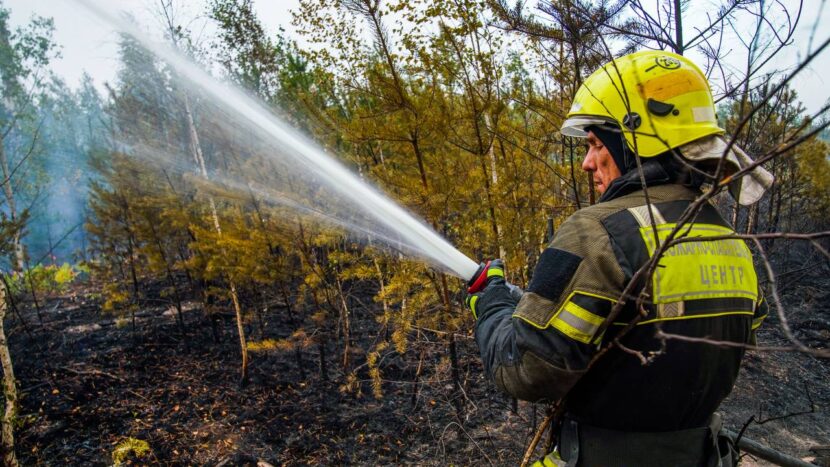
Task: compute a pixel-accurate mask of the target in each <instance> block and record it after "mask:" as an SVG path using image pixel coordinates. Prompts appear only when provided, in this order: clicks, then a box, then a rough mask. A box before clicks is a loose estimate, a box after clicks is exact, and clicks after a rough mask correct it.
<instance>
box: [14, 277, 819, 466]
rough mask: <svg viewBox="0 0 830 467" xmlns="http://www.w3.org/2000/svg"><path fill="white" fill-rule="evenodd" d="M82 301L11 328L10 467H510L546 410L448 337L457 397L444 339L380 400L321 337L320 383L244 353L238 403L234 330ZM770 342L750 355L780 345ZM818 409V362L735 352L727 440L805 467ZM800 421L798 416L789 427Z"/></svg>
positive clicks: (59, 300)
mask: <svg viewBox="0 0 830 467" xmlns="http://www.w3.org/2000/svg"><path fill="white" fill-rule="evenodd" d="M92 292H94V290H90V289H89V288H86V289H84V288H78V289H76V290H74V291H73V292H72V293H71V294H68V295H66V296H63V297H55V298H53V299H51V300H50V301H49V302H48V303H47V304H46V305H45V306H44V307H43V310H42V312H41V314H42V318H43V323H42V325H40V324H39V323H38V319H37V316H36V314H35V312H34V311H33V310H31V309H29V308H28V307H27V308H26V310H25V311H24V312H23V313H22V316H23V318H24V319H25V321H26V323H27V325H26V327H25V328H24V326H23V325H22V324H21V322H20V319H19V318H17V317H11V318H9V322H8V325H7V326H8V327H7V329H9V330H10V331H9V334H10V343H11V347H12V349H11V350H12V355H13V357H14V358H15V367H16V370H15V371H16V373H17V377H18V381H19V388H20V393H21V397H20V412H19V413H20V417H19V419H20V425H19V427H18V428H17V449H18V456H19V458H20V459H21V462H22V464H23V465H111V464H113V452H114V451H115V450H116V448H117V447H118V446H120V445H123V443H124V441H125V440H128V439H130V438H132V439H134V440H141V441H144V442H146V443H147V445H148V447H149V451H148V452H147V453H146V454H144V455H143V456H141V457H139V456H137V455H136V454H135V453H131V454H128V455H127V456H125V457H126V462H130V463H134V464H135V463H138V464H161V465H213V466H219V465H256V464H257V462H259V461H265V462H268V463H271V464H274V465H280V464H288V465H297V464H329V465H330V464H382V465H387V464H397V463H406V464H421V465H448V464H462V465H467V464H482V463H483V464H487V463H490V464H495V465H516V464H518V463H519V462H520V460H521V456H522V454H523V451H524V449H525V446H526V445H527V443H528V442H529V440H530V438H531V436H532V435H533V433H534V432H535V429H536V428H535V427H536V425H537V424H538V423H541V420H542V419H543V418H544V412H545V407H543V406H540V405H534V404H526V403H523V402H520V403H518V404H514V403H513V401H511V400H510V399H508V398H506V397H504V396H502V395H500V394H499V392H498V391H497V389H496V388H495V387H494V386H493V385H492V384H491V383H490V382H488V381H485V379H484V377H483V373H482V369H481V365H480V360H479V357H478V354H477V351H476V349H475V346H474V342H473V341H472V336H471V335H456V342H457V354H458V361H459V369H460V373H461V374H460V380H461V391H460V392H459V391H456V390H454V387H453V378H452V371H451V365H450V357H449V352H448V341H449V339H448V336H447V335H446V334H444V333H441V332H437V331H430V330H418V329H415V330H413V331H412V332H413V333H415V334H417V336H416V338H414V339H412V343H411V345H410V347H409V348H408V349H407V351H406V352H405V353H404V354H403V355H401V354H398V353H397V352H396V351H394V350H393V349H389V350H386V351H385V352H383V353H382V355H381V356H380V358H379V364H378V367H379V368H380V370H381V375H382V385H381V389H382V392H383V395H382V397H380V398H376V397H374V395H373V388H372V380H371V378H370V376H369V374H368V368H367V365H366V364H365V362H366V356H365V355H363V354H362V353H361V351H359V350H353V351H352V354H351V357H352V358H351V362H350V366H349V368H348V369H344V368H343V365H342V357H343V355H342V346H341V345H339V344H338V342H339V340H338V339H337V338H336V336H335V335H334V334H332V335H331V336H330V341H329V342H328V346H327V348H324V352H325V355H324V358H323V359H322V361H323V362H324V363H325V367H326V370H325V373H326V374H323V371H321V368H320V363H321V358H320V347H319V346H316V345H313V346H308V347H302V348H294V349H282V350H275V351H271V352H268V353H256V354H253V356H252V363H251V366H250V381H249V383H248V384H247V386H246V387H244V388H242V387H240V385H239V348H238V345H239V344H238V340H237V338H236V332H235V323H234V322H233V319H232V318H230V319H225V318H223V316H224V315H221V314H220V315H218V316H219V319H218V321H217V319H214V320H210V319H208V318H207V317H206V315H205V314H204V312H203V311H202V310H201V308H200V307H199V306H198V305H197V303H196V302H187V303H186V306H185V307H184V310H185V311H184V313H183V317H184V324H185V329H184V331H182V329H181V328H180V326H179V324H178V323H177V321H176V315H175V313H173V312H171V309H170V308H171V307H170V306H169V305H164V304H163V305H160V306H149V305H145V306H142V308H141V309H140V310H139V311H138V312H137V313H136V316H135V327H134V328H133V322H132V319H130V318H129V317H128V318H127V319H114V318H113V317H112V316H108V315H106V314H103V313H102V311H101V308H100V305H99V304H98V303H97V302H96V301H94V300H90V299H89V298H88V297H89V296H90V295H91V294H92ZM367 303H371V300H367ZM371 306H373V305H369V308H368V309H367V308H361V307H355V309H354V314H353V320H352V336H353V339H354V342H353V344H354V345H353V346H352V348H353V349H366V348H371V347H372V343H373V342H375V341H376V339H377V338H378V336H379V332H383V331H382V330H381V331H379V325H378V323H377V322H376V321H375V319H374V316H375V311H376V310H373V309H371ZM10 314H11V313H10ZM264 318H265V319H264V323H261V324H262V327H260V326H259V324H258V323H255V321H256V320H255V319H251V320H250V321H251V324H250V325H249V326H248V332H249V335H252V339H251V340H259V339H261V338H266V337H271V338H285V337H288V336H290V335H291V334H292V333H293V332H294V330H295V329H296V322H294V323H292V322H291V320H289V319H288V318H287V317H286V313H284V310H282V309H280V308H279V307H274V310H273V311H271V312H270V314H266V315H265V317H264ZM769 329H770V330H768V331H764V332H763V333H762V334H761V335H760V339H761V341H762V342H761V343H762V344H764V343H767V344H775V343H776V342H778V341H780V340H781V339H782V337H781V336H780V335H778V333H777V332H776V331H775V329H776V327H775V326H769ZM217 331H218V336H217V334H216V332H217ZM217 337H219V340H218V342H217V339H216V338H217ZM825 342H826V341H825ZM419 367H420V368H421V371H420V374H419V372H418V368H419ZM349 375H354V377H352V378H349ZM324 376H325V377H326V378H324ZM355 377H356V378H355ZM828 403H830V362H827V361H821V360H817V359H814V358H811V357H807V356H804V355H801V354H794V353H762V352H749V353H748V356H747V358H746V360H745V364H744V367H743V369H742V371H741V375H740V378H739V380H738V384H737V385H736V387H735V390H734V391H733V393H732V395H731V396H730V397H729V399H728V400H727V401H726V402H725V403H724V405H723V407H722V411H723V412H724V414H725V419H726V424H727V426H728V428H730V429H732V430H733V431H739V430H740V429H741V427H742V426H743V425H744V424H745V423H747V421H748V420H749V419H750V417H753V416H754V417H755V418H754V422H753V423H750V425H749V428H748V429H747V430H746V436H749V437H751V438H753V439H755V440H757V441H760V442H762V443H764V444H767V445H770V446H772V447H773V448H776V449H779V450H781V451H783V452H785V453H787V454H790V455H794V456H796V457H806V456H810V455H811V453H810V452H809V449H810V448H811V447H814V446H817V445H827V444H830V441H828V440H830V431H829V429H828V427H830V411H828ZM798 412H808V413H804V414H801V415H794V416H787V415H791V414H794V413H798ZM759 421H760V422H762V423H761V424H758V423H757V422H759ZM542 444H544V443H542ZM754 463H755V461H754V460H752V459H750V458H747V459H746V462H745V465H753V464H754ZM762 465H763V464H762Z"/></svg>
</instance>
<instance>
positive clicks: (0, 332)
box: [0, 284, 17, 466]
mask: <svg viewBox="0 0 830 467" xmlns="http://www.w3.org/2000/svg"><path fill="white" fill-rule="evenodd" d="M5 318H6V289H5V287H4V286H3V285H2V284H0V363H2V365H3V394H4V395H5V406H6V408H5V410H4V412H3V421H2V436H3V440H2V446H0V449H1V450H2V456H3V465H7V466H17V456H15V454H14V420H15V418H16V416H17V386H16V385H15V380H14V367H13V366H12V356H11V354H10V353H9V345H8V342H7V341H6V330H5V327H4V324H3V320H4V319H5Z"/></svg>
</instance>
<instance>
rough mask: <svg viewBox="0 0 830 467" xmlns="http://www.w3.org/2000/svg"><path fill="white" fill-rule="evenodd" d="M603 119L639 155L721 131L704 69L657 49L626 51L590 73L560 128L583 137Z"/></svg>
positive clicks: (654, 153) (658, 151) (719, 133)
mask: <svg viewBox="0 0 830 467" xmlns="http://www.w3.org/2000/svg"><path fill="white" fill-rule="evenodd" d="M603 123H614V124H616V125H618V126H619V127H620V128H621V129H622V130H623V134H624V135H625V139H626V141H627V142H628V145H629V147H630V148H631V149H632V150H633V151H634V152H635V153H636V154H639V155H640V157H653V156H656V155H658V154H662V153H664V152H666V151H668V150H669V149H672V148H677V147H679V146H682V145H684V144H686V143H689V142H692V141H695V140H697V139H699V138H702V137H704V136H709V135H722V134H723V133H724V130H723V129H722V128H720V127H719V126H718V122H717V118H716V116H715V104H714V101H713V100H712V91H711V90H710V88H709V83H708V82H707V81H706V76H704V74H703V72H701V71H700V69H699V68H698V67H697V65H695V64H694V63H692V62H691V61H690V60H689V59H687V58H686V57H683V56H682V55H677V54H674V53H671V52H663V51H659V50H648V51H641V52H635V53H632V54H629V55H625V56H623V57H620V58H618V59H616V60H612V61H611V62H608V63H606V64H605V65H603V66H602V67H600V68H599V69H598V70H597V71H595V72H594V73H593V74H592V75H591V76H589V77H588V79H586V80H585V82H584V83H582V86H580V88H579V90H578V91H577V92H576V96H575V97H574V100H573V105H571V110H570V111H569V112H568V116H567V119H566V120H565V122H564V123H563V124H562V130H561V132H562V134H563V135H565V136H575V137H580V138H584V137H586V136H587V133H586V131H585V128H586V127H588V126H591V125H599V124H603Z"/></svg>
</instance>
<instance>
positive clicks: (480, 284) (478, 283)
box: [467, 261, 490, 294]
mask: <svg viewBox="0 0 830 467" xmlns="http://www.w3.org/2000/svg"><path fill="white" fill-rule="evenodd" d="M488 269H490V261H487V262H485V263H481V264H479V266H478V270H476V273H475V274H473V277H471V278H470V281H469V282H467V293H468V294H474V293H476V292H481V291H482V290H483V289H484V286H486V285H487V270H488Z"/></svg>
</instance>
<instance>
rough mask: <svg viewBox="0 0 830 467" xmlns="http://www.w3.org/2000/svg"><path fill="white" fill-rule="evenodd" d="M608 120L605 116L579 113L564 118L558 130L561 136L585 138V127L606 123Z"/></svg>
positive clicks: (586, 134) (586, 135)
mask: <svg viewBox="0 0 830 467" xmlns="http://www.w3.org/2000/svg"><path fill="white" fill-rule="evenodd" d="M608 122H609V120H608V119H607V118H602V117H587V116H584V115H579V116H575V117H571V118H569V119H567V120H565V122H564V123H562V129H561V130H559V132H560V133H562V135H563V136H571V137H574V138H587V137H588V132H587V131H585V128H587V127H589V126H591V125H602V124H606V123H608Z"/></svg>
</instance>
